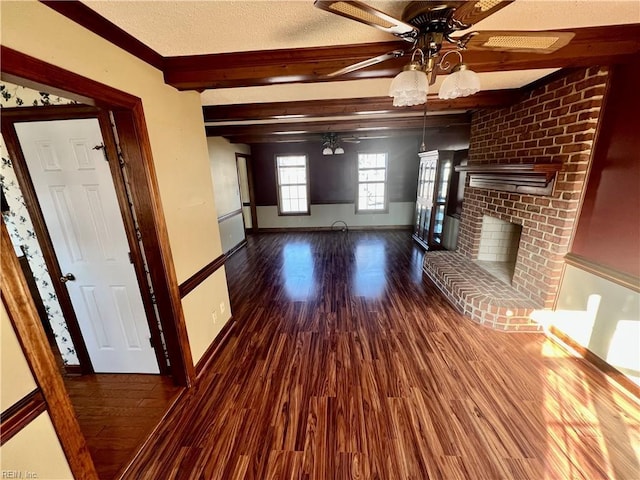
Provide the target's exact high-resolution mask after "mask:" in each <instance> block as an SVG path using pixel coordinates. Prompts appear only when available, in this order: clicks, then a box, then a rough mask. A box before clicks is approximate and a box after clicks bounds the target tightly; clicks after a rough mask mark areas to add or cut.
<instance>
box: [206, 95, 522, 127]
mask: <svg viewBox="0 0 640 480" xmlns="http://www.w3.org/2000/svg"><path fill="white" fill-rule="evenodd" d="M521 97H522V93H521V91H520V90H519V89H508V90H487V91H482V92H479V93H477V94H475V95H471V96H469V97H462V98H456V99H453V100H441V99H439V98H438V97H437V96H436V95H432V96H430V97H429V99H428V101H427V105H428V109H429V111H430V112H434V111H437V112H439V111H446V110H473V109H477V108H493V107H508V106H510V105H513V104H515V103H517V102H518V101H519V100H520V99H521ZM423 108H424V107H423V105H415V106H413V107H403V108H397V107H394V106H393V104H392V101H391V98H390V97H370V98H342V99H330V100H307V101H299V102H271V103H249V104H242V105H208V106H204V107H202V112H203V116H204V121H205V122H232V121H247V120H262V119H283V118H287V117H289V118H305V117H314V118H315V117H332V116H356V115H357V116H360V115H362V114H367V113H368V114H373V113H374V112H375V113H406V112H422V110H423Z"/></svg>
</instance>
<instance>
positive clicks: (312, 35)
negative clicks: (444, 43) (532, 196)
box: [84, 0, 640, 105]
mask: <svg viewBox="0 0 640 480" xmlns="http://www.w3.org/2000/svg"><path fill="white" fill-rule="evenodd" d="M84 3H85V4H87V5H88V6H89V7H90V8H92V9H93V10H95V11H96V12H98V13H99V14H100V15H102V16H103V17H105V18H107V19H108V20H110V21H111V22H113V23H114V24H116V25H118V26H119V27H121V28H122V29H124V30H125V31H127V32H128V33H130V34H131V35H133V36H134V37H136V38H137V39H138V40H140V41H142V42H143V43H144V44H146V45H148V46H149V47H151V48H152V49H153V50H155V51H157V52H158V53H160V54H161V55H163V56H179V55H194V54H207V53H227V52H240V51H255V50H268V49H284V48H301V47H317V46H332V45H344V44H354V43H367V42H380V41H386V40H389V41H392V40H394V37H393V36H390V35H388V34H386V33H384V32H381V31H378V30H376V29H374V28H371V27H367V26H365V25H361V24H359V23H357V22H354V21H350V20H347V19H344V18H341V17H339V16H336V15H332V14H330V13H328V12H325V11H322V10H319V9H317V8H315V7H314V6H313V0H294V1H269V0H264V1H232V0H208V1H120V0H101V1H94V0H85V1H84ZM367 3H368V4H370V5H372V6H374V7H376V8H378V9H380V10H383V11H386V12H387V13H390V14H392V15H394V16H400V12H401V11H402V9H403V8H404V6H405V5H406V3H407V2H400V1H384V2H381V1H371V2H367ZM626 23H640V0H622V1H618V0H615V1H614V0H599V1H590V0H556V1H547V0H517V1H516V2H514V3H513V4H511V5H509V6H507V7H505V8H504V9H502V10H500V11H498V12H497V13H495V14H493V15H491V16H490V17H489V18H487V19H486V20H483V21H482V22H479V23H478V24H476V25H475V26H474V27H473V30H548V29H560V28H572V27H586V26H598V25H615V24H626ZM552 71H553V70H549V69H545V70H529V71H510V72H494V73H484V74H481V80H482V89H483V90H492V89H502V88H518V87H521V86H523V85H526V84H528V83H530V82H532V81H534V80H536V79H538V78H541V77H543V76H545V75H547V74H549V73H550V72H552ZM388 85H389V79H375V80H353V81H341V82H325V83H316V84H290V85H272V86H264V87H244V88H235V89H218V90H209V91H205V92H203V94H202V102H203V104H205V105H215V104H225V103H256V102H272V101H295V100H311V99H326V98H359V97H369V96H381V95H386V93H387V88H388ZM436 88H437V87H436Z"/></svg>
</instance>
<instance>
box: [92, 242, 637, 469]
mask: <svg viewBox="0 0 640 480" xmlns="http://www.w3.org/2000/svg"><path fill="white" fill-rule="evenodd" d="M421 260H422V253H421V250H420V249H418V248H415V247H414V245H413V243H412V241H411V239H410V236H409V235H408V234H406V233H405V232H374V233H369V232H357V233H342V232H333V233H332V232H326V233H317V234H316V233H313V234H310V233H309V234H300V233H295V234H264V235H256V236H250V237H249V239H248V244H247V246H246V248H244V249H242V250H239V251H238V252H236V253H235V254H234V256H233V257H231V258H230V259H229V260H228V261H227V263H226V271H227V277H228V281H229V288H230V297H231V307H232V311H233V315H234V319H235V320H236V321H237V323H238V329H237V330H236V331H235V332H234V336H233V337H232V338H230V340H229V341H228V343H227V344H226V345H225V347H224V349H223V350H222V351H221V352H220V354H219V356H218V357H217V358H216V359H215V360H214V361H213V362H211V363H210V365H209V367H208V370H207V371H205V372H203V375H202V380H201V383H200V385H199V386H198V387H197V388H196V389H194V390H193V391H191V392H190V393H189V394H187V395H185V396H183V398H182V399H181V401H180V403H179V404H178V405H177V406H176V408H175V409H174V411H173V412H172V414H171V415H170V416H169V418H168V419H167V421H166V422H165V423H164V424H163V425H162V426H161V427H160V431H159V433H158V435H157V436H156V438H155V440H154V442H153V443H151V444H149V445H148V446H147V447H146V449H145V450H144V451H143V452H142V454H141V455H140V456H139V457H138V458H137V460H136V462H135V463H134V464H133V465H132V467H131V469H130V470H129V471H128V472H127V475H126V478H131V479H147V478H149V479H152V478H154V479H155V478H176V479H206V480H215V479H224V480H227V479H247V480H265V479H289V478H291V479H296V480H298V479H299V480H334V479H378V480H394V479H398V480H407V479H417V480H426V479H431V480H433V479H442V480H450V479H491V480H493V479H508V480H511V479H516V478H517V479H523V480H525V479H535V480H538V479H541V478H553V479H555V478H563V479H564V478H588V479H590V480H591V479H600V478H602V479H605V478H616V479H622V478H639V477H640V466H639V464H638V457H637V452H638V451H640V409H639V407H638V403H637V402H636V401H635V400H633V399H631V398H630V397H628V396H627V395H626V394H625V393H624V391H623V390H621V389H619V388H618V387H617V386H616V385H615V384H613V383H611V382H610V381H609V380H608V378H607V377H605V376H604V375H602V374H601V373H600V372H599V371H598V370H596V369H594V368H593V366H592V365H590V364H588V363H586V362H584V361H583V360H581V359H576V358H574V357H572V356H571V355H569V354H568V353H567V352H566V351H565V350H563V349H562V348H561V347H559V346H558V345H557V344H555V343H553V341H551V340H549V339H547V338H546V337H544V336H543V335H541V334H513V333H512V334H504V333H500V332H496V331H493V330H489V329H485V328H483V327H481V326H479V325H476V324H474V323H472V322H471V321H469V320H467V319H465V318H464V317H462V316H461V315H459V314H458V313H457V312H455V311H454V310H453V309H452V307H451V306H450V305H449V304H448V303H447V302H446V300H445V299H444V298H443V297H442V296H441V295H440V293H439V292H438V291H437V290H436V289H435V287H434V286H433V285H432V284H430V283H429V282H428V280H426V279H424V278H423V277H422V270H421ZM94 388H95V391H99V390H100V389H101V388H102V386H101V385H98V386H95V387H94ZM139 388H140V389H142V390H137V392H140V391H144V390H143V389H144V387H139ZM129 395H130V396H127V397H124V398H129V399H131V400H132V401H138V402H139V403H138V404H137V405H147V406H148V407H149V408H151V409H152V408H154V407H156V406H158V404H157V402H155V401H153V400H151V399H147V397H145V396H144V395H142V396H138V393H135V394H131V393H130V394H129ZM113 405H114V404H113V403H109V405H108V406H105V407H104V408H116V407H114V406H113ZM118 408H120V409H121V411H122V412H123V413H124V414H127V413H128V410H127V408H132V407H126V406H123V405H120V406H119V407H118ZM123 418H127V417H123ZM131 418H132V419H135V418H134V417H131ZM123 425H124V424H123ZM113 428H116V429H117V428H124V426H120V427H117V426H116V427H113ZM102 433H104V435H105V436H108V435H110V433H111V431H110V430H103V431H102ZM96 434H97V435H99V434H100V431H98V432H96ZM123 434H124V435H123V436H125V437H126V431H123ZM107 438H108V437H107Z"/></svg>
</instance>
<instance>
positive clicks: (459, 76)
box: [438, 63, 480, 100]
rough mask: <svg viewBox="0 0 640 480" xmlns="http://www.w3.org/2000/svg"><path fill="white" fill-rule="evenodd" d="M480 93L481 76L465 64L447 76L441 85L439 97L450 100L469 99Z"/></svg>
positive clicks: (461, 64)
mask: <svg viewBox="0 0 640 480" xmlns="http://www.w3.org/2000/svg"><path fill="white" fill-rule="evenodd" d="M479 91H480V76H479V75H478V74H477V73H476V72H474V71H473V70H469V68H468V67H467V66H466V65H465V64H464V63H460V64H458V65H456V67H455V68H454V69H453V72H452V73H451V74H449V75H448V76H447V78H445V79H444V81H443V82H442V85H440V91H439V92H438V97H439V98H441V99H443V100H450V99H453V98H459V97H468V96H469V95H473V94H474V93H478V92H479Z"/></svg>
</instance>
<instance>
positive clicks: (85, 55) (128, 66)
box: [0, 1, 228, 341]
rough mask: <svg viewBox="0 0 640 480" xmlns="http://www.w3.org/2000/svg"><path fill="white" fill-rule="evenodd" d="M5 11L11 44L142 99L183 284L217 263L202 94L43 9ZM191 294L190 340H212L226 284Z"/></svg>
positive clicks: (18, 6) (10, 6)
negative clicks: (186, 89)
mask: <svg viewBox="0 0 640 480" xmlns="http://www.w3.org/2000/svg"><path fill="white" fill-rule="evenodd" d="M0 6H1V9H2V11H1V13H2V19H1V21H2V44H3V45H5V46H7V47H11V48H13V49H15V50H18V51H20V52H22V53H25V54H27V55H31V56H33V57H36V58H39V59H41V60H44V61H46V62H49V63H53V64H55V65H58V66H59V67H62V68H64V69H66V70H70V71H72V72H75V73H77V74H80V75H82V76H84V77H87V78H90V79H93V80H96V81H98V82H101V83H104V84H107V85H110V86H112V87H114V88H117V89H119V90H122V91H125V92H127V93H129V94H132V95H135V96H137V97H139V98H141V99H142V103H143V107H144V114H145V118H146V122H147V127H148V131H149V138H150V142H151V149H152V154H153V160H154V164H155V168H156V173H157V178H158V184H159V189H160V196H161V200H162V205H163V207H164V215H165V218H166V223H167V229H168V233H169V241H170V244H171V250H172V254H173V260H174V264H175V269H176V275H177V279H178V283H181V282H183V281H184V280H186V279H187V278H189V277H190V276H191V275H193V274H194V273H195V272H197V271H198V270H200V269H201V268H202V267H204V266H205V265H207V264H208V263H209V262H211V261H212V260H213V259H215V258H217V257H218V256H219V255H220V254H221V253H222V245H221V242H220V235H219V229H218V223H217V213H216V206H215V200H214V196H213V185H212V182H211V174H210V167H209V156H208V152H207V142H206V137H205V134H204V126H203V122H202V110H201V106H200V97H199V95H198V94H197V93H196V92H178V91H177V90H176V89H174V88H173V87H170V86H167V85H165V83H164V80H163V76H162V73H161V72H160V71H159V70H156V69H155V68H153V67H151V66H149V65H147V64H146V63H144V62H142V61H140V60H139V59H137V58H135V57H133V56H132V55H130V54H128V53H126V52H124V51H123V50H121V49H120V48H118V47H116V46H114V45H113V44H111V43H109V42H107V41H106V40H103V39H102V38H100V37H98V36H97V35H94V34H92V33H90V32H89V31H87V30H86V29H84V28H83V27H81V26H79V25H77V24H75V23H74V22H72V21H70V20H68V19H66V18H65V17H63V16H61V15H59V14H58V13H56V12H54V11H53V10H52V9H50V8H48V7H46V6H45V5H43V4H41V3H39V2H35V1H28V2H1V3H0ZM222 278H224V277H222ZM200 289H202V290H204V291H206V295H205V294H204V293H201V292H200V291H199V290H200ZM189 295H190V296H193V297H192V298H195V297H202V299H201V301H198V302H191V301H189V302H187V303H188V304H189V309H188V311H185V317H186V322H187V328H188V331H189V333H190V338H192V339H194V338H199V339H203V340H202V341H210V340H211V339H212V338H211V335H210V330H211V329H210V325H208V323H207V320H208V319H210V318H211V311H212V310H213V309H214V308H215V307H216V306H218V307H219V305H220V303H221V302H228V293H227V285H226V281H224V280H218V281H216V282H215V285H214V288H211V287H206V288H205V286H204V285H203V286H200V287H198V289H196V290H195V291H193V292H191V293H190V294H189Z"/></svg>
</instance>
